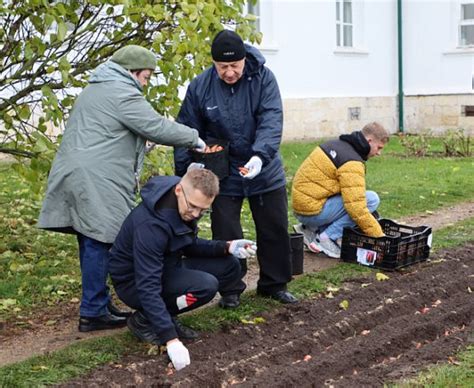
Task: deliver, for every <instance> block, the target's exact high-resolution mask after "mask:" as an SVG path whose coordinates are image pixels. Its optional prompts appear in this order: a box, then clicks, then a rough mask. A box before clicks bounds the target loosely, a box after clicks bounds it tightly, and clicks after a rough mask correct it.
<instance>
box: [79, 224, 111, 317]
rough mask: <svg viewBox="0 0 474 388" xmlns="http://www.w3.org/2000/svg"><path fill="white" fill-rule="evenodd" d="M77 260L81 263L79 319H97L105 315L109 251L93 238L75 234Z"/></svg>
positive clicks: (107, 298) (108, 298) (107, 246)
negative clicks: (77, 246) (77, 247)
mask: <svg viewBox="0 0 474 388" xmlns="http://www.w3.org/2000/svg"><path fill="white" fill-rule="evenodd" d="M77 242H78V244H79V259H80V262H81V276H82V299H81V306H80V309H79V310H80V315H81V317H98V316H100V315H104V314H107V304H108V303H109V300H110V297H109V287H108V286H107V274H108V268H109V249H110V247H111V246H112V244H106V243H103V242H100V241H97V240H94V239H93V238H89V237H86V236H84V235H82V234H80V233H78V234H77Z"/></svg>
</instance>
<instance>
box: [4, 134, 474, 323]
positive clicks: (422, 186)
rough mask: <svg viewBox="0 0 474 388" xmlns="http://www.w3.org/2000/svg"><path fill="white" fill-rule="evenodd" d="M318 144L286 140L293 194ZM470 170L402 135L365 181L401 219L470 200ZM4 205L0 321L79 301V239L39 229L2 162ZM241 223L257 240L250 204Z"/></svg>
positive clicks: (24, 192)
mask: <svg viewBox="0 0 474 388" xmlns="http://www.w3.org/2000/svg"><path fill="white" fill-rule="evenodd" d="M431 142H432V144H433V147H432V149H438V148H439V149H441V148H440V147H441V140H439V139H432V140H431ZM317 144H319V142H307V143H303V142H290V143H285V144H283V145H282V147H281V152H282V156H283V159H284V164H285V170H286V174H287V178H288V189H289V194H290V195H291V190H290V188H291V182H292V179H293V176H294V174H295V172H296V170H297V168H298V167H299V166H300V165H301V163H302V162H303V160H304V159H305V158H306V157H307V156H308V155H309V153H310V152H311V151H312V150H313V149H314V148H315V147H316V145H317ZM160 155H163V157H164V158H165V159H169V158H170V155H169V150H168V154H167V155H166V154H163V153H161V154H160ZM153 161H154V162H155V163H158V161H156V160H155V159H153ZM168 162H169V163H170V161H169V160H168ZM169 163H168V164H169ZM161 164H163V165H167V166H168V164H167V163H161ZM473 172H474V160H473V159H472V158H407V157H405V156H404V151H403V147H402V146H401V145H400V141H399V139H398V138H397V137H394V138H393V139H391V141H390V142H389V144H388V145H387V147H386V149H385V150H384V154H383V155H382V156H381V157H379V158H374V159H371V160H369V161H368V163H367V183H368V188H369V189H372V190H375V191H377V192H378V193H379V195H380V197H381V199H382V202H381V206H380V213H381V214H382V216H384V217H387V218H395V219H398V218H400V217H403V216H405V215H410V214H414V213H423V212H426V211H433V210H436V209H437V208H440V207H443V206H446V205H449V204H453V203H456V202H463V201H467V200H472V199H473V198H474V180H473V179H472V174H473ZM0 204H1V205H2V206H0V236H1V237H0V320H2V319H15V318H18V317H19V316H20V317H21V316H26V315H27V314H29V313H30V312H32V311H34V310H35V309H36V308H40V307H43V306H45V305H53V304H56V303H58V302H67V301H70V300H71V299H72V298H77V297H78V296H79V292H80V271H79V265H78V259H77V244H76V241H75V238H74V237H73V236H70V235H63V234H58V233H50V232H45V231H41V230H38V229H37V228H36V227H35V224H36V220H37V217H38V213H39V210H40V206H41V201H40V200H39V199H37V196H35V195H32V194H31V192H30V191H29V190H28V187H27V186H26V185H25V184H24V183H23V182H22V181H21V180H20V179H19V178H18V177H17V176H16V174H15V172H14V171H13V169H12V168H11V167H10V165H9V164H0ZM288 215H289V223H290V227H291V225H293V224H295V223H297V221H296V219H295V218H294V216H293V214H292V211H291V199H290V206H289V212H288ZM242 227H243V230H244V233H245V235H246V237H249V238H252V239H253V238H255V231H254V225H253V220H252V217H251V215H250V211H249V207H248V203H247V202H245V203H244V208H243V211H242ZM200 228H201V236H202V237H204V238H209V237H210V221H209V219H208V218H207V219H203V220H202V221H201V223H200Z"/></svg>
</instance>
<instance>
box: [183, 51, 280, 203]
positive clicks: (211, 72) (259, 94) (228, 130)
mask: <svg viewBox="0 0 474 388" xmlns="http://www.w3.org/2000/svg"><path fill="white" fill-rule="evenodd" d="M245 48H246V51H247V54H246V61H245V67H244V72H243V75H242V77H241V78H240V80H239V81H238V82H237V83H235V84H233V85H228V84H226V83H225V82H224V81H222V80H221V79H220V78H219V75H218V74H217V71H216V69H215V67H214V66H212V67H210V68H209V69H207V70H206V71H204V72H203V73H201V74H200V75H198V76H197V77H196V78H195V79H194V80H193V81H192V82H191V83H190V85H189V87H188V90H187V93H186V97H185V99H184V101H183V104H182V106H181V110H180V112H179V115H178V118H177V121H178V122H180V123H183V124H186V125H188V126H191V127H193V128H196V129H197V130H198V131H199V136H200V137H201V138H202V139H204V141H206V143H208V144H212V143H213V140H224V141H227V142H229V158H230V176H229V177H227V178H224V179H222V180H221V182H220V194H221V195H235V196H252V195H256V194H262V193H265V192H269V191H273V190H276V189H278V188H280V187H283V186H285V184H286V181H285V174H284V170H283V164H282V161H281V157H280V153H279V148H280V143H281V136H282V131H283V110H282V103H281V97H280V91H279V88H278V84H277V82H276V79H275V76H274V75H273V73H272V72H271V71H270V70H269V69H268V68H267V67H265V66H264V63H265V58H264V57H263V56H262V54H261V53H260V51H258V50H257V49H256V48H254V47H252V46H249V45H245ZM254 155H257V156H259V157H260V158H261V159H262V161H263V167H262V171H261V173H260V174H259V175H257V176H256V177H255V178H254V179H251V180H249V179H244V178H242V177H241V176H240V175H239V170H238V167H242V166H244V165H245V164H246V163H247V162H248V160H249V159H250V158H251V157H252V156H254ZM190 162H191V157H190V154H189V153H188V151H187V150H185V149H177V150H175V167H176V174H177V175H180V176H182V175H184V174H185V173H186V168H187V166H188V165H189V164H190Z"/></svg>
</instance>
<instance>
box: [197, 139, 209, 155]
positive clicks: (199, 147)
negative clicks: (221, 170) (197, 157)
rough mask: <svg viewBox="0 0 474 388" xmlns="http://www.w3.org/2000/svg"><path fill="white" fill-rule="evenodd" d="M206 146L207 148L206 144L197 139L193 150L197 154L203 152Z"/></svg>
mask: <svg viewBox="0 0 474 388" xmlns="http://www.w3.org/2000/svg"><path fill="white" fill-rule="evenodd" d="M206 146H207V145H206V142H205V141H204V140H202V139H201V138H200V137H198V143H197V146H196V148H195V150H196V151H199V152H204V150H205V149H206Z"/></svg>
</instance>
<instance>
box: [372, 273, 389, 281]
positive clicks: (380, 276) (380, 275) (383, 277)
mask: <svg viewBox="0 0 474 388" xmlns="http://www.w3.org/2000/svg"><path fill="white" fill-rule="evenodd" d="M375 278H376V279H377V280H378V281H379V282H383V281H384V280H388V279H390V278H389V277H388V276H387V275H385V274H383V273H382V272H377V273H376V274H375Z"/></svg>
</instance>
